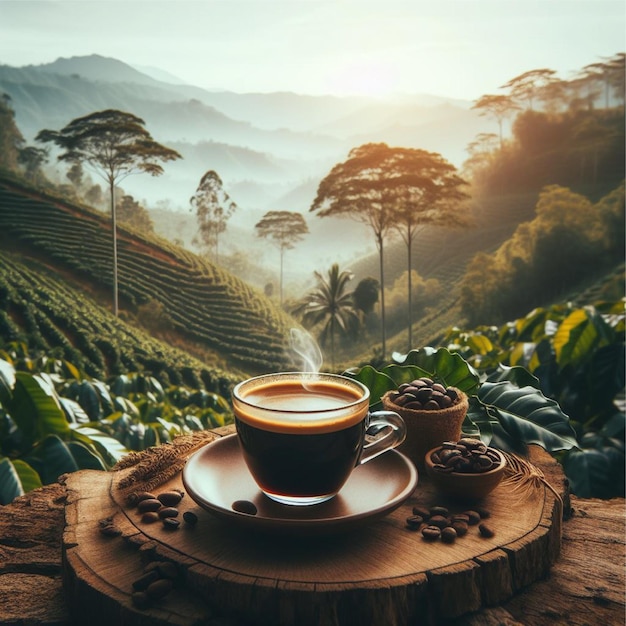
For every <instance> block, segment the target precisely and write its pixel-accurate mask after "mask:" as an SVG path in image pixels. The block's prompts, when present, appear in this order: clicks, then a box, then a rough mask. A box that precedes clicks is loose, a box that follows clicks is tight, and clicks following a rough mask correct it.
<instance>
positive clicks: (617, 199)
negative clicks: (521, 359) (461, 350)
mask: <svg viewBox="0 0 626 626" xmlns="http://www.w3.org/2000/svg"><path fill="white" fill-rule="evenodd" d="M623 233H624V187H623V186H620V187H619V188H618V189H616V190H615V191H613V192H612V193H610V194H609V195H607V196H606V197H605V198H603V199H602V200H600V201H599V202H597V203H596V204H592V202H591V201H590V200H588V199H587V198H585V197H584V196H581V195H579V194H576V193H573V192H572V191H570V190H569V189H566V188H563V187H558V186H556V185H553V186H550V187H546V188H545V189H544V190H543V192H542V193H541V195H540V196H539V200H538V202H537V206H536V217H535V218H534V219H533V220H532V221H530V222H524V223H522V224H520V225H519V226H518V227H517V229H516V230H515V232H514V234H513V236H512V237H511V238H510V239H509V240H507V241H506V242H505V243H503V244H502V245H501V246H500V247H499V248H498V250H496V251H495V252H494V253H493V254H486V253H484V252H480V253H479V254H477V255H476V256H475V257H474V259H473V260H472V262H471V263H470V264H469V265H468V268H467V271H466V274H465V276H464V277H463V279H462V281H461V286H460V290H461V307H462V308H463V310H464V311H466V314H467V316H468V319H469V323H470V324H476V323H478V322H479V321H480V322H482V323H494V322H495V323H500V322H502V321H503V320H505V319H509V318H511V317H514V316H517V315H519V314H520V313H521V312H522V311H527V310H528V308H529V307H533V306H538V305H540V304H541V303H543V302H546V301H552V300H554V298H555V297H557V298H558V297H563V295H565V294H566V293H567V291H568V290H569V289H572V288H573V287H575V286H576V285H577V284H580V281H581V280H584V279H585V278H586V277H592V276H593V275H595V274H597V273H598V272H599V271H601V270H602V269H605V268H607V267H612V266H613V265H614V264H615V263H616V262H618V261H619V260H622V259H623V258H624V239H623Z"/></svg>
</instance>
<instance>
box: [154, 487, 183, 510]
mask: <svg viewBox="0 0 626 626" xmlns="http://www.w3.org/2000/svg"><path fill="white" fill-rule="evenodd" d="M157 500H158V501H159V502H160V503H161V504H162V505H163V506H176V505H177V504H178V503H179V502H180V501H181V500H182V496H181V495H180V491H164V492H163V493H160V494H159V495H158V496H157Z"/></svg>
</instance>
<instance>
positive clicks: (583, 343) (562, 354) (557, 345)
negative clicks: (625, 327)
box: [553, 307, 614, 368]
mask: <svg viewBox="0 0 626 626" xmlns="http://www.w3.org/2000/svg"><path fill="white" fill-rule="evenodd" d="M613 339H614V331H613V329H612V328H611V327H610V326H609V325H608V324H607V323H606V322H605V321H604V318H603V317H602V315H601V314H600V313H598V312H597V311H596V310H595V309H594V308H593V307H584V308H582V309H576V310H575V311H573V312H572V313H571V314H570V315H568V316H567V317H566V318H565V320H563V322H561V324H560V325H559V328H558V330H557V331H556V334H555V335H554V339H553V344H554V350H555V352H556V359H557V362H558V364H559V367H561V368H563V367H565V366H567V365H570V364H573V365H577V364H580V363H582V362H583V361H585V360H587V359H589V358H591V355H592V354H593V353H594V352H595V351H596V350H597V349H598V348H601V347H602V346H606V345H609V344H610V343H611V342H612V340H613Z"/></svg>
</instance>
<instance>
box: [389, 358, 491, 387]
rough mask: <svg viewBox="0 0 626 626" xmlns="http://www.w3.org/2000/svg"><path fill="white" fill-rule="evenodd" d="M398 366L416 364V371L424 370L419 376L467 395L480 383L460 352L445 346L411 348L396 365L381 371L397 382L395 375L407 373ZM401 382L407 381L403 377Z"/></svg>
mask: <svg viewBox="0 0 626 626" xmlns="http://www.w3.org/2000/svg"><path fill="white" fill-rule="evenodd" d="M399 366H416V367H417V368H419V369H418V370H416V371H419V372H424V373H420V374H419V376H423V375H427V376H431V377H434V378H436V379H437V380H439V381H440V382H441V384H443V385H445V386H446V387H457V388H459V389H460V390H461V391H464V392H465V393H466V394H467V395H472V394H474V393H476V391H477V389H478V387H479V383H480V378H479V376H478V372H476V370H475V369H474V368H473V367H472V366H471V365H470V364H469V363H468V362H467V361H466V360H465V359H464V358H463V357H462V356H461V355H460V354H456V353H452V352H450V351H449V350H448V349H447V348H438V349H435V348H431V347H425V348H422V349H420V350H411V351H410V352H409V353H408V354H407V355H406V356H405V357H404V360H403V361H402V362H400V363H399V364H398V366H396V365H390V366H387V367H385V368H383V372H385V373H388V374H389V375H390V377H391V378H392V379H393V380H394V381H396V382H397V380H396V376H398V377H400V376H405V375H406V374H407V373H408V372H407V371H405V372H402V373H401V370H400V371H399V370H398V369H397V368H398V367H399ZM419 376H418V377H419ZM409 380H411V379H409ZM401 382H408V381H407V380H406V379H404V380H402V381H401Z"/></svg>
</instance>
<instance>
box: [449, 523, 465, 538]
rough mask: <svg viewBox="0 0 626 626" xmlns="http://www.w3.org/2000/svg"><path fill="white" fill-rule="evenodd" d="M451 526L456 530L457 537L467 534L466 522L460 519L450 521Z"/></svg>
mask: <svg viewBox="0 0 626 626" xmlns="http://www.w3.org/2000/svg"><path fill="white" fill-rule="evenodd" d="M452 528H454V530H455V531H456V534H457V537H464V536H465V535H467V531H468V530H469V526H468V524H467V522H462V521H460V520H459V521H456V522H452Z"/></svg>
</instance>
